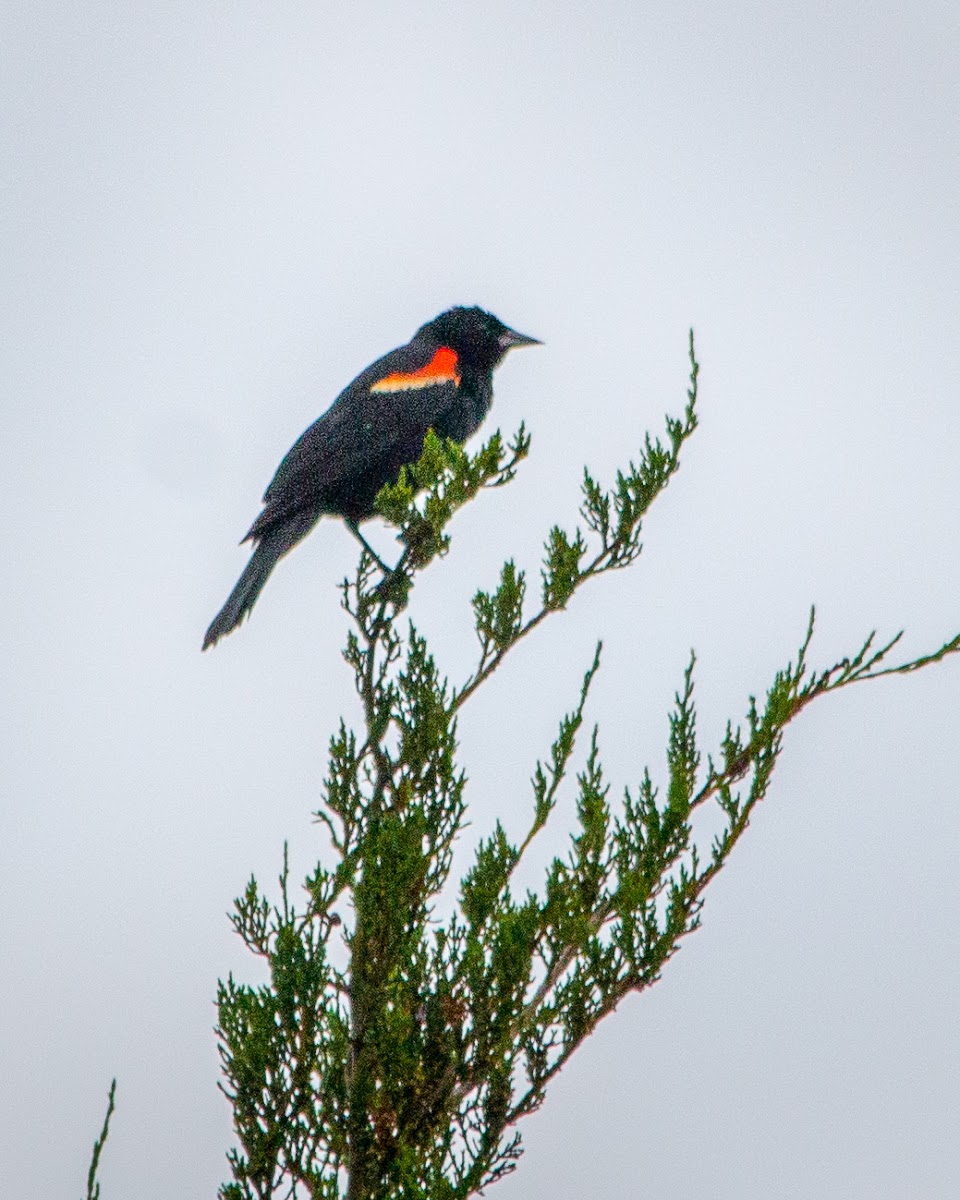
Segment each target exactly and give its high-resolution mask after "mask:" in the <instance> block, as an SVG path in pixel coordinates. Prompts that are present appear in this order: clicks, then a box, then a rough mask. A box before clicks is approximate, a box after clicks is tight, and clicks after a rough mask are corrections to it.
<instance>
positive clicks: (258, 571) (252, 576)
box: [203, 515, 317, 650]
mask: <svg viewBox="0 0 960 1200" xmlns="http://www.w3.org/2000/svg"><path fill="white" fill-rule="evenodd" d="M316 522H317V515H312V519H310V520H306V521H302V520H301V521H293V522H290V523H288V524H285V525H281V526H280V527H279V528H274V529H271V530H270V531H269V532H268V533H267V534H266V535H265V536H264V537H263V538H262V539H261V541H260V542H259V543H258V544H257V548H256V549H255V550H254V552H253V554H252V556H251V558H250V561H249V562H248V563H247V565H246V567H245V568H244V571H243V574H242V575H241V576H240V578H239V579H238V580H237V585H236V587H235V588H234V589H233V591H232V592H231V593H230V595H229V596H228V597H227V602H226V604H224V606H223V608H221V609H220V611H219V612H218V613H217V615H216V616H215V617H214V618H213V621H212V622H211V624H210V628H209V629H208V630H207V632H206V634H205V636H204V639H203V649H204V650H206V649H207V647H209V646H215V645H216V644H217V642H218V641H219V640H220V638H222V637H224V636H225V635H226V634H228V633H231V632H232V631H233V630H234V629H236V627H237V626H238V625H239V624H240V622H241V621H242V620H243V619H244V617H246V616H247V615H248V614H249V613H250V611H251V610H252V608H253V606H254V605H255V604H256V602H257V597H258V596H259V595H260V593H261V592H262V591H263V585H264V584H265V583H266V582H267V580H268V579H269V578H270V572H271V571H272V570H273V568H274V567H275V566H276V565H277V563H278V562H279V561H280V559H281V558H282V557H283V556H284V555H285V554H286V552H287V551H288V550H290V549H291V548H292V547H293V546H295V545H296V543H297V542H299V541H300V539H301V538H302V537H303V536H304V535H305V534H307V533H309V531H310V530H311V529H312V528H313V526H314V525H315V524H316Z"/></svg>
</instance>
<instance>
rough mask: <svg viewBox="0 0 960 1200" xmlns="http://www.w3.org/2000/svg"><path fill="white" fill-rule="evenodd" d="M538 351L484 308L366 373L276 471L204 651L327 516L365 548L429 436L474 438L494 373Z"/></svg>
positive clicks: (457, 317) (423, 334) (453, 314)
mask: <svg viewBox="0 0 960 1200" xmlns="http://www.w3.org/2000/svg"><path fill="white" fill-rule="evenodd" d="M532 345H539V342H538V341H537V339H536V338H532V337H527V336H526V335H525V334H522V333H517V332H516V330H513V329H509V328H508V327H507V326H506V325H504V324H503V322H502V321H499V320H497V318H496V317H495V316H493V315H492V314H491V313H488V312H484V311H483V309H481V308H451V309H449V310H448V311H447V312H445V313H441V314H440V316H439V317H436V318H434V320H432V321H428V322H427V324H426V325H423V326H421V327H420V328H419V329H418V330H417V332H416V333H415V334H414V335H413V337H412V338H411V339H410V341H409V342H407V344H406V345H405V346H400V347H398V349H396V350H391V351H390V353H389V354H385V355H384V356H383V358H380V359H378V360H377V361H376V362H375V363H374V364H373V365H372V366H370V367H367V369H366V370H365V371H364V372H363V374H362V375H358V376H357V378H356V379H355V380H354V381H353V383H351V384H350V385H349V387H347V388H345V389H344V390H343V391H342V392H341V393H340V395H339V396H338V397H337V398H336V400H334V402H333V404H332V405H331V406H330V407H329V408H328V409H327V411H326V412H325V413H324V414H323V416H322V417H321V418H320V419H319V420H318V421H315V422H314V423H313V424H312V425H311V426H310V428H309V429H308V430H307V431H306V433H304V434H302V435H301V437H300V438H299V439H298V440H297V441H296V442H295V443H294V445H293V447H292V448H291V450H290V452H289V453H288V454H287V456H286V458H285V459H284V460H283V462H282V463H281V464H280V466H279V467H278V468H277V473H276V475H274V477H273V479H272V481H271V483H270V486H269V487H268V488H267V490H266V492H265V494H264V497H263V503H264V509H263V512H262V513H261V514H260V515H259V516H258V517H257V519H256V520H255V521H254V523H253V525H251V527H250V532H249V533H248V534H247V536H246V537H245V538H244V539H243V541H244V542H248V541H252V542H253V543H254V545H255V547H256V548H255V550H254V552H253V557H252V558H251V559H250V561H249V563H247V566H246V569H245V570H244V572H243V574H242V575H241V576H240V579H239V580H238V582H237V586H236V587H235V588H234V589H233V591H232V592H231V593H230V596H229V599H228V600H227V602H226V604H225V605H224V606H223V608H221V610H220V611H219V612H218V613H217V615H216V616H215V617H214V619H213V623H212V624H211V626H210V628H209V629H208V630H207V634H206V637H205V638H204V639H203V648H204V650H206V648H207V647H208V646H213V645H215V644H216V642H217V641H218V639H220V638H222V637H223V636H224V634H227V633H230V631H231V630H233V629H236V627H237V626H238V625H239V624H240V622H241V621H242V620H243V618H244V617H245V616H246V615H247V613H249V612H250V610H251V609H252V608H253V606H254V604H255V603H256V601H257V597H258V596H259V595H260V592H261V590H262V588H263V585H264V584H265V583H266V582H267V579H268V577H269V575H270V572H271V571H272V570H273V568H274V567H275V566H276V564H277V562H278V561H279V560H280V558H281V557H282V556H283V555H284V554H286V553H287V551H288V550H290V549H292V548H293V547H294V546H295V545H296V544H297V542H299V541H300V539H301V538H303V537H306V535H307V534H308V533H309V532H310V530H311V529H312V528H313V527H314V525H316V523H317V521H318V520H319V519H320V517H322V516H323V515H324V514H325V513H331V514H334V515H336V516H339V517H343V519H344V521H345V522H346V524H347V527H348V528H349V529H350V530H351V532H352V533H354V534H356V536H357V537H359V538H360V540H361V542H363V538H362V537H361V536H360V531H359V529H358V524H359V522H360V521H364V520H366V519H367V518H368V517H372V516H373V515H374V507H373V501H374V497H375V496H376V494H377V492H379V490H380V489H381V487H383V485H384V484H385V483H392V482H394V480H396V478H397V476H398V475H399V473H400V468H401V467H402V466H405V465H407V464H409V463H412V462H416V460H417V459H418V458H419V457H420V454H421V451H422V450H423V440H424V438H425V437H426V434H427V430H428V429H431V428H432V429H434V430H435V431H436V432H437V433H438V434H440V435H441V436H442V437H447V438H452V439H453V440H454V441H456V442H465V441H466V440H467V438H468V437H470V435H471V434H472V433H474V432H475V431H476V430H477V428H478V427H479V425H480V423H481V421H482V420H483V418H484V417H485V416H486V415H487V412H488V410H489V408H490V404H491V402H492V401H493V369H494V367H496V366H497V365H498V364H499V363H500V361H501V359H502V358H503V356H504V355H505V354H506V353H507V351H508V350H510V349H512V348H513V347H514V346H532ZM241 544H242V543H241ZM364 545H366V543H365V542H364Z"/></svg>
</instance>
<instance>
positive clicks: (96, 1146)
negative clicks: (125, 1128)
mask: <svg viewBox="0 0 960 1200" xmlns="http://www.w3.org/2000/svg"><path fill="white" fill-rule="evenodd" d="M116 1098H117V1081H116V1080H115V1079H114V1080H113V1082H112V1083H111V1084H110V1091H109V1092H108V1094H107V1112H106V1116H105V1117H104V1118H103V1128H102V1129H101V1130H100V1136H99V1137H98V1138H97V1140H96V1141H95V1142H94V1143H93V1154H92V1155H91V1156H90V1170H89V1171H88V1172H87V1200H100V1182H99V1180H98V1179H97V1171H98V1170H99V1169H100V1155H101V1154H102V1153H103V1147H104V1146H105V1145H106V1143H107V1136H108V1134H109V1133H110V1118H111V1117H112V1116H113V1110H114V1108H115V1107H116V1104H115V1101H116Z"/></svg>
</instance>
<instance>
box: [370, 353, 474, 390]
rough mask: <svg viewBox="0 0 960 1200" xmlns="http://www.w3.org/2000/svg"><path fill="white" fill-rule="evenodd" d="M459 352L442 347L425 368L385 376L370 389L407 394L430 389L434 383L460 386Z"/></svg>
mask: <svg viewBox="0 0 960 1200" xmlns="http://www.w3.org/2000/svg"><path fill="white" fill-rule="evenodd" d="M457 362H458V359H457V352H456V351H455V350H451V349H450V347H449V346H441V347H440V349H439V350H438V351H437V352H436V354H435V355H434V356H433V358H431V359H430V361H429V362H428V363H427V365H426V366H425V367H420V368H419V369H418V370H416V371H406V372H405V371H396V372H394V374H393V375H384V377H383V379H378V380H377V382H376V383H375V384H373V385H372V386H371V388H370V391H371V392H405V391H410V390H412V389H413V388H422V387H429V386H430V385H431V384H434V383H452V384H455V385H459V383H460V372H459V371H458V370H457Z"/></svg>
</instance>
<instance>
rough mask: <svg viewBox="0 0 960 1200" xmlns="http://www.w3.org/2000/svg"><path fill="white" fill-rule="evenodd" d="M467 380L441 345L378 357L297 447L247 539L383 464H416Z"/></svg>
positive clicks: (270, 489) (280, 470) (283, 464)
mask: <svg viewBox="0 0 960 1200" xmlns="http://www.w3.org/2000/svg"><path fill="white" fill-rule="evenodd" d="M459 382H460V374H459V371H458V369H457V355H456V353H455V352H454V351H453V350H451V349H449V348H447V347H443V346H437V345H436V343H432V344H428V345H423V344H417V343H416V342H413V343H410V344H409V345H406V346H401V347H399V348H398V349H396V350H391V351H390V353H389V354H385V355H384V356H383V358H381V359H378V360H377V362H375V363H374V364H373V365H372V366H370V367H368V368H367V369H366V370H365V371H364V372H363V373H362V374H361V375H358V376H357V378H356V379H355V380H354V381H353V383H351V384H350V385H349V386H348V387H346V388H345V389H344V390H343V391H342V392H341V393H340V395H339V396H338V397H337V399H336V400H335V401H334V402H333V404H332V405H331V406H330V408H328V409H327V411H326V412H325V413H324V414H323V416H322V417H320V418H319V419H318V420H316V421H315V422H314V423H313V424H312V425H311V426H310V428H309V429H307V430H306V431H305V432H304V433H302V434H301V435H300V437H299V438H298V439H297V441H296V442H295V443H294V445H293V446H292V447H291V448H290V450H289V452H288V453H287V455H286V457H285V458H284V459H283V461H282V462H281V463H280V466H279V467H278V468H277V471H276V474H275V475H274V477H273V479H272V480H271V482H270V486H269V487H268V488H267V490H266V492H265V493H264V497H263V502H264V506H265V507H264V510H263V512H261V513H260V515H259V516H258V517H257V520H256V521H255V522H254V524H253V526H252V527H251V529H250V532H249V534H248V535H247V536H248V537H258V536H260V535H261V534H262V533H263V532H264V531H265V530H266V529H267V528H268V527H269V526H271V525H273V524H274V523H275V522H276V521H277V520H278V519H281V518H283V517H285V516H287V515H289V514H290V513H293V512H296V511H299V510H300V509H301V508H303V507H306V506H309V505H311V504H312V505H317V504H322V502H323V498H324V497H325V496H329V495H330V494H331V493H336V492H337V491H338V489H340V488H341V487H342V486H343V485H344V483H345V481H347V482H348V481H350V480H352V479H356V478H358V477H361V476H362V475H363V474H364V472H365V471H368V470H371V469H373V468H374V467H375V464H377V463H380V462H383V461H392V460H397V459H399V462H400V463H402V462H410V461H413V460H415V459H416V458H417V457H418V456H419V453H420V447H421V445H422V442H423V437H424V435H425V434H426V431H427V429H428V428H430V426H432V425H436V424H437V423H438V421H440V420H441V419H442V417H443V415H444V413H445V412H446V411H447V410H448V409H449V408H450V406H451V405H453V404H454V403H455V402H456V400H457V397H458V387H459ZM398 468H399V464H398Z"/></svg>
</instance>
